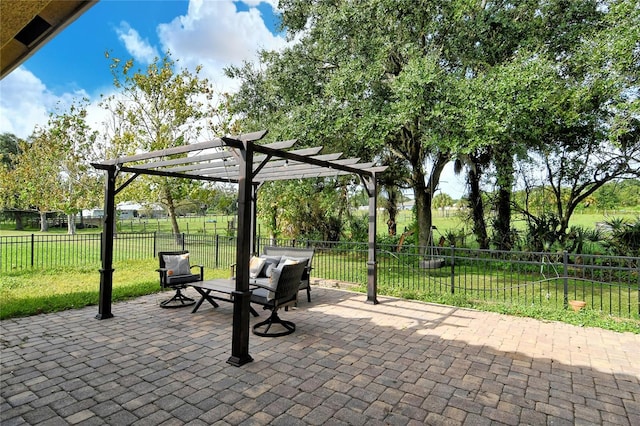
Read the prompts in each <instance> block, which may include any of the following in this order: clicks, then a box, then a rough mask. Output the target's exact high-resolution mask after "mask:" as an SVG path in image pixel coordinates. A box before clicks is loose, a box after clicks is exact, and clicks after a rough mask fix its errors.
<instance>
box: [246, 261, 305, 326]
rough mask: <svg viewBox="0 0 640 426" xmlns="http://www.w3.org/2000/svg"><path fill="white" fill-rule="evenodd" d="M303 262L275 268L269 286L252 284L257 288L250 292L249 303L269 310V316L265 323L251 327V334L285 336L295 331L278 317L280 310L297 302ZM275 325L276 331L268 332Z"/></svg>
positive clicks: (288, 263) (287, 263)
mask: <svg viewBox="0 0 640 426" xmlns="http://www.w3.org/2000/svg"><path fill="white" fill-rule="evenodd" d="M305 267H306V264H305V263H304V262H293V261H287V262H285V264H284V265H282V266H281V267H280V266H279V267H278V268H276V269H275V270H274V271H273V272H272V274H271V282H270V283H269V284H254V285H256V286H257V288H255V289H254V290H253V291H252V294H251V303H256V304H258V305H262V306H263V307H264V309H269V310H271V316H269V318H268V319H267V320H266V321H262V322H259V323H257V324H255V325H254V326H253V334H256V335H258V336H263V337H278V336H286V335H287V334H291V333H293V332H294V331H295V330H296V325H295V324H294V323H293V322H291V321H285V320H283V319H281V318H280V317H279V316H278V310H279V309H280V308H283V307H284V308H288V307H289V306H292V305H295V304H296V303H297V302H298V290H299V287H300V279H301V278H302V274H303V273H304V269H305ZM274 325H277V327H276V330H277V329H280V330H282V329H283V328H284V330H282V331H275V332H270V329H271V327H272V326H274Z"/></svg>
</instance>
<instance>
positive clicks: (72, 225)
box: [67, 214, 76, 235]
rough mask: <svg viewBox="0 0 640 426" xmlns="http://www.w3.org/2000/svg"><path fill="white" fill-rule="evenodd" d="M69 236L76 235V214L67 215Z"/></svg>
mask: <svg viewBox="0 0 640 426" xmlns="http://www.w3.org/2000/svg"><path fill="white" fill-rule="evenodd" d="M67 234H69V235H75V234H76V215H75V214H67Z"/></svg>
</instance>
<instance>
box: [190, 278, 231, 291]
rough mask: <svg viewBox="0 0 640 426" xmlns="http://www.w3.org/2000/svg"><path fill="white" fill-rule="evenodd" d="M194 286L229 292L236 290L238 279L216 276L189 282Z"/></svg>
mask: <svg viewBox="0 0 640 426" xmlns="http://www.w3.org/2000/svg"><path fill="white" fill-rule="evenodd" d="M189 285H190V286H192V287H199V288H204V289H206V290H211V291H217V292H219V293H228V294H231V293H232V292H234V291H236V280H234V279H230V278H216V279H214V280H205V281H198V282H194V283H189Z"/></svg>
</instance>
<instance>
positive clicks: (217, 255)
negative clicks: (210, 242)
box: [215, 233, 220, 269]
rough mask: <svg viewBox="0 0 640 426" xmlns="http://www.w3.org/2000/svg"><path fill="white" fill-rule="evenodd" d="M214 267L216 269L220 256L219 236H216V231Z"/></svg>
mask: <svg viewBox="0 0 640 426" xmlns="http://www.w3.org/2000/svg"><path fill="white" fill-rule="evenodd" d="M215 257H216V269H218V260H219V257H220V238H218V234H217V233H216V256H215Z"/></svg>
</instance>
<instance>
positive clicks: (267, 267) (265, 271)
mask: <svg viewBox="0 0 640 426" xmlns="http://www.w3.org/2000/svg"><path fill="white" fill-rule="evenodd" d="M260 258H262V259H264V261H265V262H264V266H263V267H262V271H261V272H260V274H259V275H258V277H266V278H271V273H272V271H273V269H274V268H277V267H278V264H279V263H280V259H282V256H267V255H264V254H263V255H260Z"/></svg>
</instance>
